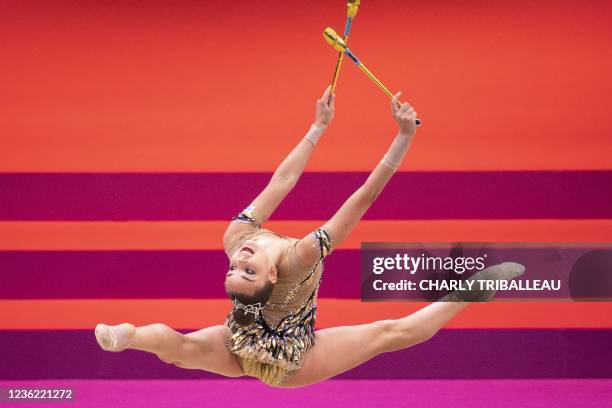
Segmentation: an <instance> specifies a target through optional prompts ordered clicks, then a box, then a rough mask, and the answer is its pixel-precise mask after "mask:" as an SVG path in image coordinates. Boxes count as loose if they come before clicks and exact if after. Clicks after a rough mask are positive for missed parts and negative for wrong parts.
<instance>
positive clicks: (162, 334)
mask: <svg viewBox="0 0 612 408" xmlns="http://www.w3.org/2000/svg"><path fill="white" fill-rule="evenodd" d="M95 334H96V339H97V341H98V344H99V345H100V346H101V347H102V348H103V349H104V350H107V351H122V350H125V349H134V350H141V351H147V352H149V353H153V354H155V355H157V357H159V359H160V360H162V361H163V362H165V363H168V364H173V365H176V366H177V367H181V368H187V369H197V370H206V371H210V372H213V373H217V374H221V375H224V376H227V377H241V376H243V375H244V373H243V371H242V368H241V367H240V364H239V363H238V360H237V358H236V356H235V355H234V354H232V353H230V352H229V350H228V349H227V347H226V345H225V343H226V341H227V336H228V328H227V327H226V326H224V325H218V326H212V327H207V328H205V329H202V330H198V331H195V332H191V333H187V334H182V333H180V332H178V331H176V330H173V329H172V328H170V327H169V326H167V325H165V324H163V323H154V324H150V325H147V326H142V327H134V326H133V325H131V324H129V323H124V324H120V325H117V326H107V325H104V324H100V325H98V327H96V333H95Z"/></svg>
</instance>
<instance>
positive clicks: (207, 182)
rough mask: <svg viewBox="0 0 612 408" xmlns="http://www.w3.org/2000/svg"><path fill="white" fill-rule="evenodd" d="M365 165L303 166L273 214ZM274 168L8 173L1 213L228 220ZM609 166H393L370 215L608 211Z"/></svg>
mask: <svg viewBox="0 0 612 408" xmlns="http://www.w3.org/2000/svg"><path fill="white" fill-rule="evenodd" d="M367 176H368V174H367V173H305V174H304V175H303V176H302V178H301V179H300V181H299V183H298V185H297V187H296V188H295V189H294V190H293V191H292V193H291V194H290V195H289V196H288V197H287V199H286V200H285V201H284V202H283V203H282V204H281V205H280V207H279V208H278V209H277V211H276V213H275V214H274V216H273V219H276V220H291V219H328V218H329V217H331V216H332V215H333V214H334V213H335V211H336V210H337V209H338V208H339V207H340V206H341V205H342V203H343V202H344V201H345V200H346V199H347V198H348V197H349V196H350V194H351V193H353V191H355V189H356V188H357V187H359V186H360V185H361V184H362V183H363V182H364V181H365V179H366V177H367ZM269 178H270V174H268V173H244V174H241V173H146V174H132V173H108V174H106V173H103V174H97V173H87V174H81V173H49V174H47V173H42V174H37V173H36V174H32V173H2V174H0V219H1V220H228V219H229V218H230V217H231V216H233V215H235V214H236V213H237V212H239V211H240V210H242V209H243V208H244V207H245V206H246V205H247V204H249V202H250V201H251V200H252V199H253V198H254V197H255V196H256V195H257V194H258V193H259V192H260V191H261V190H262V189H263V188H264V186H265V185H266V183H267V182H268V180H269ZM610 186H612V170H607V171H498V172H442V171H440V172H402V173H397V174H396V175H395V176H394V177H393V178H392V179H391V181H390V182H389V183H388V185H387V186H386V187H385V190H384V192H383V194H382V195H381V196H380V198H379V199H378V200H377V201H376V203H375V204H374V205H373V206H372V207H371V208H370V209H369V210H368V212H367V214H366V215H365V218H366V219H516V218H612V205H610V201H612V200H611V199H612V188H610Z"/></svg>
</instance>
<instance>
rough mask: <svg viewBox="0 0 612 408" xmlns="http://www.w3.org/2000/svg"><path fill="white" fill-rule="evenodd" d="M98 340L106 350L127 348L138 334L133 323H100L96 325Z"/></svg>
mask: <svg viewBox="0 0 612 408" xmlns="http://www.w3.org/2000/svg"><path fill="white" fill-rule="evenodd" d="M95 333H96V340H97V341H98V344H99V345H100V347H102V349H104V350H106V351H123V350H125V349H126V348H127V347H128V346H129V344H130V343H131V341H132V339H133V338H134V334H136V328H135V327H134V325H133V324H131V323H122V324H118V325H116V326H108V325H106V324H103V323H101V324H99V325H97V326H96V331H95Z"/></svg>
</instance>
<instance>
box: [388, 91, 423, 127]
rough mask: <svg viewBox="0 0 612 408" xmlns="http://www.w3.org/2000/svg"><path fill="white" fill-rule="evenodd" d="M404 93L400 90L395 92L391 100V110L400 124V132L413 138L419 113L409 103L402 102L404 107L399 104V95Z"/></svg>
mask: <svg viewBox="0 0 612 408" xmlns="http://www.w3.org/2000/svg"><path fill="white" fill-rule="evenodd" d="M401 94H402V93H401V92H398V93H396V94H395V96H394V97H393V99H392V100H391V111H392V113H393V119H395V121H396V122H397V124H398V125H399V128H400V130H399V132H400V134H402V135H404V136H408V137H410V138H412V136H414V134H415V132H416V122H415V121H416V118H417V113H416V112H415V110H414V108H412V106H410V104H409V103H407V102H406V103H404V104H402V107H401V108H400V107H398V106H397V102H398V101H399V97H400V95H401Z"/></svg>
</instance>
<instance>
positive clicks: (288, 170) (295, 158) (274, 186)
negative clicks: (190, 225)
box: [223, 87, 335, 248]
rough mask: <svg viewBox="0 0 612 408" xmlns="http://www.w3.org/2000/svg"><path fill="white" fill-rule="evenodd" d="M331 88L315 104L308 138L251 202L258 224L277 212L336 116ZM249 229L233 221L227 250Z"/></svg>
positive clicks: (228, 232)
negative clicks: (235, 238) (237, 236)
mask: <svg viewBox="0 0 612 408" xmlns="http://www.w3.org/2000/svg"><path fill="white" fill-rule="evenodd" d="M330 92H331V87H327V89H326V90H325V92H324V93H323V95H322V96H321V98H320V99H318V100H317V103H316V117H315V121H314V123H313V124H312V125H311V127H310V129H309V130H308V133H306V136H304V138H302V140H300V142H299V143H298V144H297V146H295V148H294V149H293V150H292V151H291V152H290V153H289V155H288V156H287V157H286V158H285V160H283V161H282V163H281V164H280V165H279V166H278V168H277V169H276V171H275V172H274V174H273V175H272V178H271V179H270V181H269V182H268V185H267V186H266V187H265V188H264V189H263V191H262V192H261V193H260V194H259V195H258V196H257V197H256V198H255V200H253V201H252V202H251V204H250V205H249V207H251V208H252V209H253V211H252V213H251V216H252V217H253V218H254V219H255V222H256V223H257V224H258V225H262V224H264V223H265V222H266V221H267V220H268V218H270V216H271V215H272V213H273V212H274V210H275V209H276V208H277V207H278V205H279V204H280V203H281V201H283V199H284V198H285V197H286V196H287V194H289V192H290V191H291V190H292V189H293V187H294V186H295V185H296V183H297V181H298V180H299V178H300V176H301V175H302V172H303V171H304V167H306V163H308V159H309V158H310V155H311V154H312V152H313V150H314V147H315V145H316V144H317V141H318V140H319V138H320V137H321V135H323V133H324V132H325V129H327V126H328V125H329V124H330V122H331V121H332V119H333V117H334V99H335V95H331V97H330ZM247 227H248V226H247V225H246V224H244V223H237V222H231V223H230V224H229V226H228V227H227V229H226V231H225V234H224V236H223V242H224V245H225V247H226V248H227V247H228V244H229V243H230V242H231V241H232V238H233V236H234V235H235V234H236V233H239V232H241V231H242V230H243V229H244V228H247Z"/></svg>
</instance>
